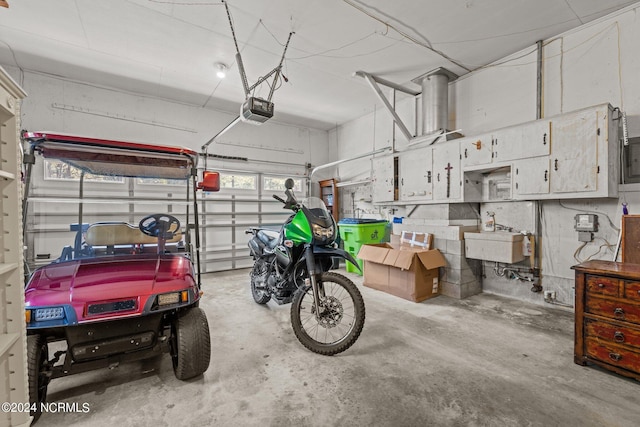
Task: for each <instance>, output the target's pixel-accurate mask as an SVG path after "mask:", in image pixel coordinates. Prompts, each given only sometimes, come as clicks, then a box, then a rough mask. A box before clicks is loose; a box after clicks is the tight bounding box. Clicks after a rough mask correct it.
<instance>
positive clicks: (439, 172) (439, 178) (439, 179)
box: [438, 172, 440, 182]
mask: <svg viewBox="0 0 640 427" xmlns="http://www.w3.org/2000/svg"><path fill="white" fill-rule="evenodd" d="M438 182H440V172H438Z"/></svg>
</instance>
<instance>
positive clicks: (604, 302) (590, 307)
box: [585, 294, 640, 324]
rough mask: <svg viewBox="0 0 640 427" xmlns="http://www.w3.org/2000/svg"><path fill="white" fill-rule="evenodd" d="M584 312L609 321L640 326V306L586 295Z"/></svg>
mask: <svg viewBox="0 0 640 427" xmlns="http://www.w3.org/2000/svg"><path fill="white" fill-rule="evenodd" d="M585 311H586V312H587V313H592V314H597V315H599V316H604V317H608V318H610V319H616V320H622V321H626V322H632V323H637V324H640V305H634V304H629V303H626V302H620V301H612V300H608V299H603V298H597V297H592V296H590V295H588V294H587V303H586V307H585Z"/></svg>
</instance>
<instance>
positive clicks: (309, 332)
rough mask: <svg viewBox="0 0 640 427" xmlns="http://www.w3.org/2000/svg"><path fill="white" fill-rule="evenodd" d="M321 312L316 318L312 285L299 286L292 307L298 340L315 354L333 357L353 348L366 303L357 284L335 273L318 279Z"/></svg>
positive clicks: (362, 321)
mask: <svg viewBox="0 0 640 427" xmlns="http://www.w3.org/2000/svg"><path fill="white" fill-rule="evenodd" d="M318 291H319V294H320V301H319V302H320V304H318V305H319V307H320V309H319V313H318V315H317V316H316V304H314V297H313V289H311V285H307V286H303V287H300V288H299V289H298V290H297V291H296V293H295V295H294V297H293V303H292V304H291V324H292V326H293V331H294V332H295V334H296V337H297V338H298V341H300V343H301V344H302V345H304V346H305V347H306V348H308V349H309V350H311V351H313V352H314V353H318V354H322V355H325V356H333V355H334V354H338V353H341V352H343V351H345V350H346V349H348V348H349V347H351V346H352V345H353V343H355V342H356V340H357V339H358V337H359V336H360V333H361V332H362V328H363V326H364V318H365V309H364V300H363V299H362V295H361V294H360V291H359V290H358V288H357V287H356V285H355V284H354V283H353V282H352V281H351V280H349V279H348V278H346V277H344V276H342V275H340V274H336V273H322V275H320V276H319V280H318Z"/></svg>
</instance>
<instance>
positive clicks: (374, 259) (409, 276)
mask: <svg viewBox="0 0 640 427" xmlns="http://www.w3.org/2000/svg"><path fill="white" fill-rule="evenodd" d="M358 258H360V259H362V260H363V261H364V285H365V286H367V287H369V288H373V289H377V290H380V291H383V292H387V293H389V294H391V295H395V296H398V297H400V298H404V299H407V300H409V301H415V302H420V301H424V300H426V299H428V298H432V297H435V296H437V295H438V293H439V291H440V288H439V285H440V284H439V273H440V271H439V269H438V267H444V266H445V265H446V261H445V259H444V257H443V256H442V254H441V253H440V251H438V250H437V249H433V250H427V249H424V248H421V247H410V246H406V245H393V244H389V243H380V244H374V245H363V246H362V247H361V248H360V252H358Z"/></svg>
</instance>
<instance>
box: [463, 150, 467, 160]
mask: <svg viewBox="0 0 640 427" xmlns="http://www.w3.org/2000/svg"><path fill="white" fill-rule="evenodd" d="M464 158H465V159H466V158H467V149H466V148H465V149H464Z"/></svg>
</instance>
